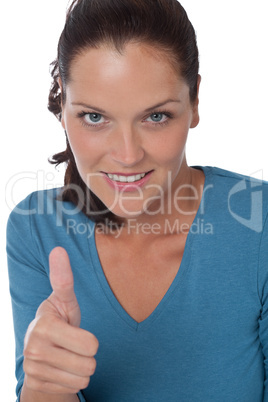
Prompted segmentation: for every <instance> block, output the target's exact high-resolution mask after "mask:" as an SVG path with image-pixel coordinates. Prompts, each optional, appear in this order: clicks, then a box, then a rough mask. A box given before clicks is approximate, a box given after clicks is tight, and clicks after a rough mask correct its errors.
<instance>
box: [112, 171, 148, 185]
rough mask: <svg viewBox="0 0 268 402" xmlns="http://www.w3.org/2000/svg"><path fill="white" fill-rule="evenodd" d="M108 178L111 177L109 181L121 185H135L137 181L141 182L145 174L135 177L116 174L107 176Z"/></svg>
mask: <svg viewBox="0 0 268 402" xmlns="http://www.w3.org/2000/svg"><path fill="white" fill-rule="evenodd" d="M107 176H108V177H109V179H111V180H114V181H119V182H120V183H133V182H135V181H138V180H141V179H142V178H143V177H144V176H145V173H142V174H136V175H133V176H118V175H116V174H107Z"/></svg>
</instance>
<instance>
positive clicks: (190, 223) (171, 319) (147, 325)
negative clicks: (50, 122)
mask: <svg viewBox="0 0 268 402" xmlns="http://www.w3.org/2000/svg"><path fill="white" fill-rule="evenodd" d="M198 67H199V63H198V49H197V45H196V37H195V32H194V29H193V27H192V25H191V23H190V21H189V19H188V17H187V14H186V12H185V11H184V9H183V8H182V6H181V5H180V3H179V2H177V1H176V0H80V1H79V0H76V1H74V2H73V3H72V5H71V7H70V9H69V11H68V14H67V19H66V24H65V27H64V30H63V32H62V35H61V37H60V40H59V46H58V57H57V60H56V61H55V62H54V65H53V71H52V76H53V85H52V88H51V92H50V96H49V110H50V111H51V112H53V113H54V114H55V115H56V117H57V118H58V119H59V120H60V121H61V124H62V127H63V129H64V130H65V135H66V140H67V148H66V151H64V152H62V153H60V154H57V155H55V156H54V159H53V161H52V162H53V163H56V164H59V163H63V162H65V163H66V164H67V169H66V175H65V185H64V187H63V188H62V189H60V190H57V189H54V190H47V191H39V192H35V193H33V194H31V195H29V197H27V198H26V199H25V200H24V201H22V202H21V203H20V204H19V205H18V206H17V207H16V208H15V209H14V211H13V212H12V213H11V215H10V219H9V223H8V240H7V252H8V260H9V276H10V288H11V296H12V303H13V312H14V325H15V334H16V355H17V370H16V375H17V379H18V386H17V394H18V400H20V401H21V402H32V401H34V402H37V401H38V402H42V401H50V402H60V401H64V402H75V401H78V400H80V401H94V402H97V401H103V402H104V401H105V402H108V401H111V402H131V401H133V402H149V401H150V402H151V401H154V402H156V401H161V402H163V401H180V402H210V401H211V402H212V401H213V402H229V401H230V402H233V401H241V402H261V401H268V390H267V389H266V387H265V385H266V365H265V362H266V356H267V347H268V318H267V317H268V316H267V300H268V299H267V296H268V289H267V286H268V282H267V279H268V269H267V268H268V267H267V261H268V258H267V257H268V250H267V246H266V245H267V237H268V229H267V224H266V217H267V212H268V208H267V201H266V200H267V193H268V187H267V184H266V183H263V182H261V181H256V180H253V179H251V178H249V177H245V176H241V175H238V174H235V173H232V172H228V171H225V170H222V169H219V168H212V167H201V166H196V167H190V166H188V164H187V161H186V156H185V146H186V141H187V135H188V131H189V129H190V128H194V127H196V126H197V124H198V121H199V116H198V90H199V85H200V76H199V74H198Z"/></svg>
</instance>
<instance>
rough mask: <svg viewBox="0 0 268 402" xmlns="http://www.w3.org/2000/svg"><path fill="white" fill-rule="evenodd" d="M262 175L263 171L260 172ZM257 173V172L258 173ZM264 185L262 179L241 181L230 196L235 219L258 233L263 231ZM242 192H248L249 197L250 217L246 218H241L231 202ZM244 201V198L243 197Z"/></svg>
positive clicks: (229, 199) (229, 201)
mask: <svg viewBox="0 0 268 402" xmlns="http://www.w3.org/2000/svg"><path fill="white" fill-rule="evenodd" d="M260 172H261V173H262V171H260ZM256 173H257V172H256ZM262 186H263V184H262V179H261V180H259V179H256V178H254V177H250V178H249V179H243V180H241V181H239V182H238V183H237V184H236V185H235V186H234V187H233V188H232V189H231V191H230V192H229V196H228V209H229V212H230V214H231V215H232V217H233V218H234V219H236V220H237V221H238V222H239V223H241V224H242V225H243V226H246V227H247V228H249V229H251V230H254V231H255V232H257V233H260V232H261V231H262V225H263V222H262V211H263V187H262ZM241 192H246V193H247V194H244V195H246V197H248V202H249V208H250V217H249V218H246V217H245V215H244V216H241V215H240V214H238V213H237V211H236V212H235V211H233V210H232V207H231V201H232V199H233V197H235V196H237V195H238V194H239V193H241ZM243 200H244V197H243Z"/></svg>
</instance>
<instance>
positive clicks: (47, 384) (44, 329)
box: [24, 247, 99, 395]
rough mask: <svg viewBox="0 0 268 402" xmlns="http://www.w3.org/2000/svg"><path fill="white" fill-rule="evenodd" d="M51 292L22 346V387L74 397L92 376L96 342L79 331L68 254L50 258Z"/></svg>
mask: <svg viewBox="0 0 268 402" xmlns="http://www.w3.org/2000/svg"><path fill="white" fill-rule="evenodd" d="M49 269H50V283H51V286H52V289H53V292H52V293H51V295H50V296H49V298H48V299H46V300H45V301H44V302H43V303H42V304H41V305H40V306H39V308H38V310H37V313H36V317H35V319H34V320H33V321H32V322H31V324H30V325H29V327H28V330H27V333H26V336H25V343H24V371H25V381H24V386H25V387H26V388H28V389H30V390H33V391H37V392H41V393H46V394H63V395H69V394H76V393H78V392H79V391H80V390H81V389H83V388H86V387H87V386H88V384H89V381H90V377H91V376H92V375H93V374H94V372H95V368H96V360H95V358H94V356H95V355H96V353H97V350H98V346H99V345H98V340H97V339H96V337H95V336H94V335H93V334H91V333H90V332H88V331H85V330H83V329H81V328H79V325H80V320H81V314H80V308H79V305H78V302H77V299H76V296H75V293H74V281H73V274H72V269H71V266H70V261H69V257H68V254H67V252H66V251H65V250H64V249H63V248H61V247H56V248H54V249H53V250H52V252H51V254H50V256H49Z"/></svg>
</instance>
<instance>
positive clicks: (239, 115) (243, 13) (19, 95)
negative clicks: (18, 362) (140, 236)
mask: <svg viewBox="0 0 268 402" xmlns="http://www.w3.org/2000/svg"><path fill="white" fill-rule="evenodd" d="M182 4H183V6H185V8H186V11H187V12H188V15H189V18H190V20H191V21H192V23H193V25H194V27H195V29H196V32H197V38H198V45H199V50H200V73H201V75H202V84H201V91H200V114H201V122H200V125H199V126H198V127H197V128H196V129H194V130H191V131H190V135H189V141H188V149H187V155H188V163H189V164H190V165H213V166H219V167H222V168H225V169H229V170H233V171H236V172H239V173H243V174H247V175H252V176H255V177H259V178H261V177H263V178H264V179H266V180H268V158H267V135H268V126H267V118H268V101H267V94H268V78H267V72H268V54H267V53H268V52H267V43H268V24H267V1H266V0H256V1H255V2H254V3H252V1H250V0H225V1H224V2H218V1H215V0H202V1H200V0H187V2H186V1H182ZM66 7H67V0H46V1H43V2H37V1H36V0H35V1H34V0H27V1H21V0H13V1H10V2H9V1H5V2H3V4H2V5H1V26H0V30H1V31H0V34H1V35H0V41H1V98H0V99H1V109H0V110H1V119H0V127H1V141H2V147H1V175H2V180H1V182H2V190H1V200H0V201H1V211H2V213H1V215H2V220H1V225H0V228H1V232H0V236H1V254H0V256H1V269H0V298H1V299H0V300H1V303H0V306H1V317H2V323H1V343H0V348H1V349H0V356H1V361H2V363H1V368H0V370H1V372H0V381H1V388H0V389H1V397H0V398H1V400H3V401H5V402H14V401H15V392H14V388H15V376H14V340H13V327H12V317H11V307H10V298H9V289H8V278H7V266H6V255H5V227H6V220H7V217H8V214H9V212H10V210H11V209H12V208H13V207H14V205H15V204H16V203H17V202H19V201H20V200H21V199H23V198H24V197H25V196H26V195H27V194H28V193H30V192H32V191H34V190H37V189H43V188H50V187H53V186H58V185H61V184H62V180H63V171H62V170H61V171H60V172H57V171H55V169H54V167H53V166H50V165H49V164H48V163H47V158H48V157H49V156H51V155H52V154H53V153H56V152H59V151H62V150H63V149H65V140H64V134H63V131H62V129H61V126H60V123H58V122H57V120H56V119H55V117H54V116H53V115H52V114H50V113H49V112H48V111H47V108H46V105H47V94H48V89H49V86H50V76H49V63H50V62H51V61H52V60H53V59H54V58H55V56H56V47H57V41H58V37H59V35H60V32H61V30H62V27H63V23H64V19H65V10H66ZM5 195H6V197H5Z"/></svg>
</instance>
